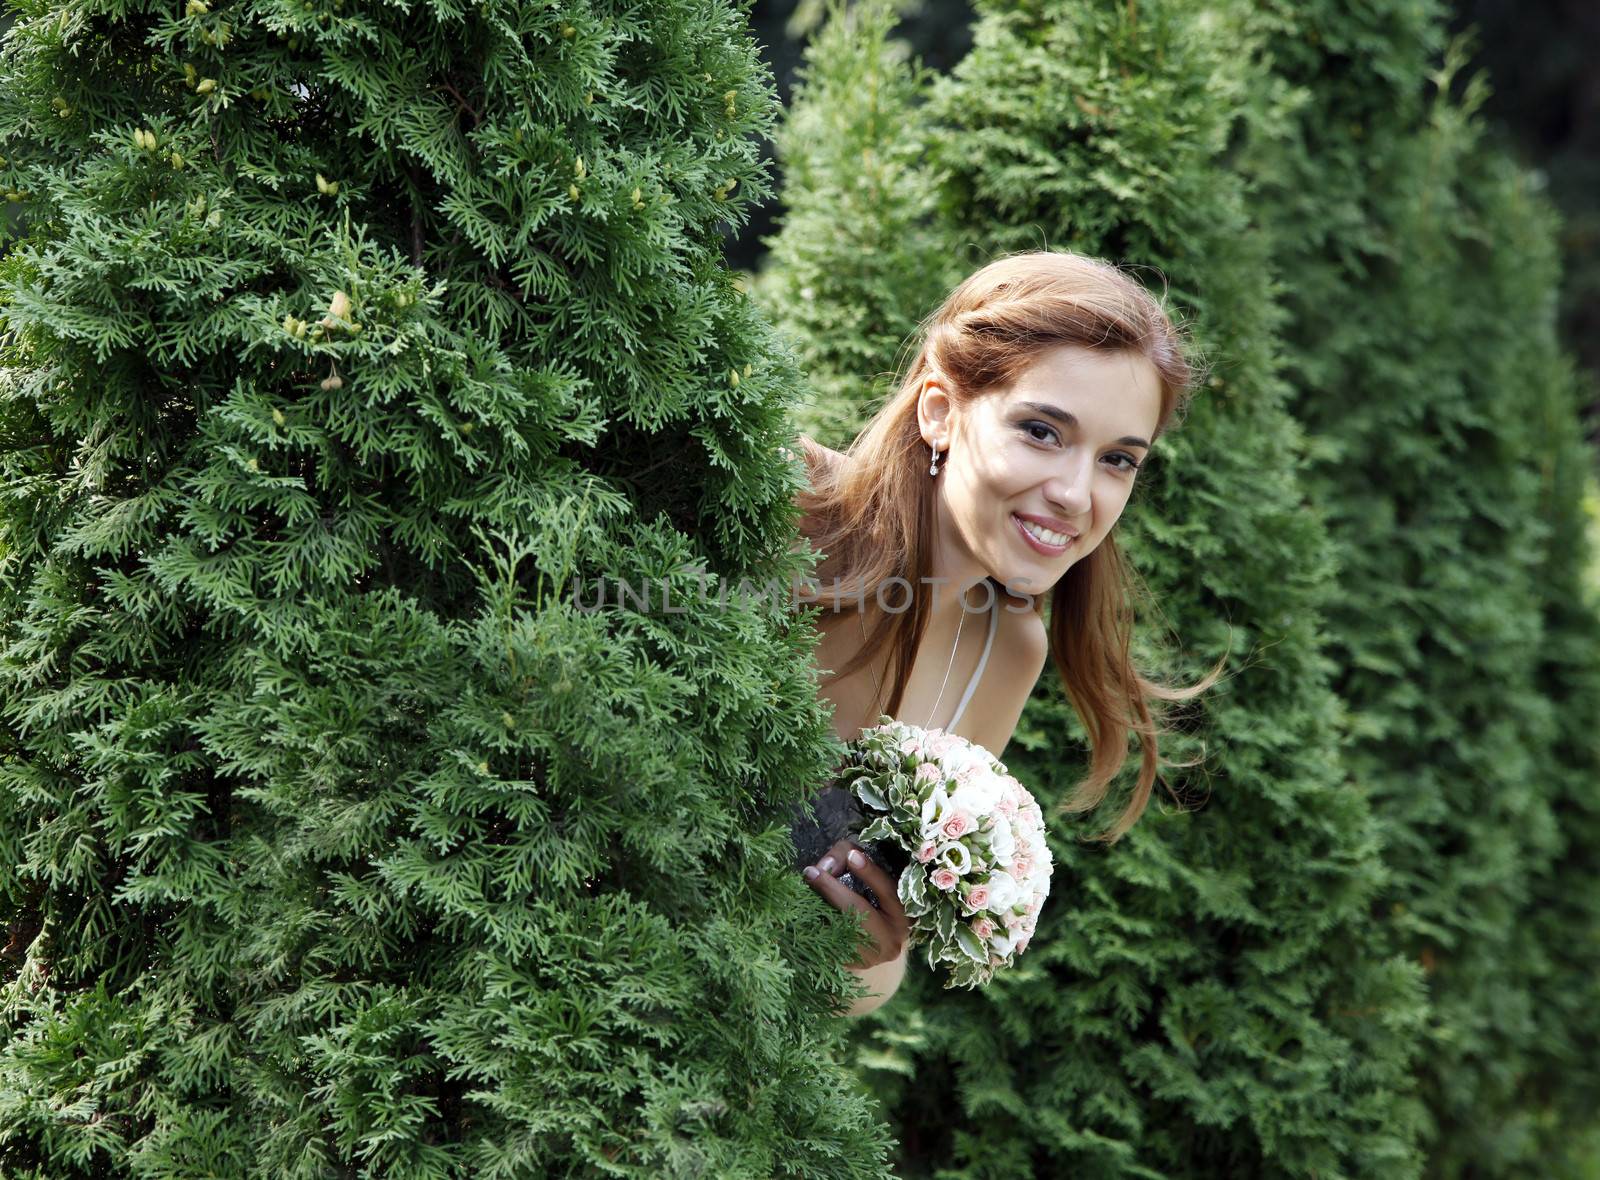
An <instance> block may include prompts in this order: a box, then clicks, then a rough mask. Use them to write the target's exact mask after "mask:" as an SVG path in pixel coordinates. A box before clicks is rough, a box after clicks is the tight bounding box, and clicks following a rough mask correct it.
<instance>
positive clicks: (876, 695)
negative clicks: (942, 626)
mask: <svg viewBox="0 0 1600 1180" xmlns="http://www.w3.org/2000/svg"><path fill="white" fill-rule="evenodd" d="M864 613H865V612H863V611H857V612H856V622H857V623H859V624H861V643H862V646H863V647H864V646H866V642H867V621H866V619H865V618H863V617H862V616H863V614H864ZM966 623H967V594H966V591H965V590H963V591H962V592H961V618H959V619H957V620H956V641H955V642H954V643H952V644H951V645H950V662H949V663H948V664H946V665H945V669H944V682H943V683H941V684H940V685H939V695H938V696H936V697H935V698H934V699H933V708H932V709H931V710H929V712H928V721H924V722H923V723H922V728H924V729H927V728H928V722H929V721H932V720H933V719H934V717H935V716H936V715H937V714H938V712H939V702H940V701H942V700H944V690H945V686H946V685H948V684H949V683H950V669H952V668H954V667H955V666H956V649H957V648H958V647H960V646H961V628H962V627H964V626H966ZM868 670H869V671H871V673H872V693H873V696H872V704H873V706H874V707H876V706H877V704H878V702H879V701H881V700H882V699H883V685H881V684H880V683H879V682H878V670H877V669H876V668H874V667H872V666H871V665H870V664H869V665H868ZM874 720H876V718H874Z"/></svg>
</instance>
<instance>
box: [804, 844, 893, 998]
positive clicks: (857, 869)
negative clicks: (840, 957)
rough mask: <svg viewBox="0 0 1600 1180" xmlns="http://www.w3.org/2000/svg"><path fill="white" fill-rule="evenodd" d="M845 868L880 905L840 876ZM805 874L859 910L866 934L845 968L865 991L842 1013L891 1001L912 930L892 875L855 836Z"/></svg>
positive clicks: (834, 900)
mask: <svg viewBox="0 0 1600 1180" xmlns="http://www.w3.org/2000/svg"><path fill="white" fill-rule="evenodd" d="M845 872H850V873H853V874H854V875H855V876H857V877H859V878H860V879H861V880H862V881H863V882H864V883H865V884H866V885H867V887H868V888H870V889H871V890H872V892H873V893H875V894H877V897H878V902H879V905H880V906H881V908H874V907H873V905H872V903H871V902H869V901H868V900H867V899H866V898H865V897H863V896H862V895H861V894H859V893H857V892H856V891H855V890H853V889H851V888H850V887H849V886H848V885H846V884H845V883H844V882H843V881H841V880H840V879H839V877H840V876H841V875H842V874H843V873H845ZM805 878H806V881H807V883H808V884H810V886H811V888H813V889H815V890H816V891H817V892H818V893H820V894H821V895H822V896H823V898H824V899H825V900H826V901H827V902H828V903H829V904H830V905H832V906H833V907H834V908H835V909H839V910H855V911H856V912H857V913H859V914H860V915H861V916H862V920H863V921H862V931H863V933H864V934H865V936H866V938H865V941H863V942H862V943H861V946H860V949H859V952H858V953H857V955H856V958H855V961H854V962H851V963H847V964H845V967H846V969H847V970H849V971H852V972H854V973H855V975H856V977H857V978H858V979H860V980H861V982H862V983H863V984H864V985H865V987H866V989H867V994H866V995H865V996H863V997H861V998H860V999H859V1000H856V1001H855V1002H854V1003H853V1004H852V1005H851V1006H850V1007H849V1008H848V1009H847V1010H846V1011H845V1013H844V1014H845V1015H846V1016H861V1015H864V1014H865V1013H867V1012H871V1011H872V1010H873V1009H875V1008H879V1007H881V1006H882V1005H884V1004H886V1003H888V1001H889V997H891V996H893V995H894V993H895V992H896V991H897V990H898V989H899V987H900V981H901V980H902V979H904V978H905V973H906V948H907V946H908V945H909V943H910V935H911V923H910V920H909V919H908V918H907V917H906V911H905V907H904V906H902V905H901V904H900V896H899V892H898V891H897V890H896V888H895V882H894V880H893V879H892V878H890V876H889V874H888V873H886V872H884V871H883V869H882V868H881V867H879V865H878V864H877V862H875V861H874V860H873V859H872V858H871V857H869V856H867V855H866V854H865V853H864V852H862V851H861V848H860V846H859V845H857V844H856V843H855V842H854V841H852V840H840V841H839V842H838V843H837V844H835V845H834V846H833V847H832V848H831V849H829V850H828V853H827V854H826V855H825V856H823V857H822V859H821V860H819V861H818V862H817V863H816V864H814V865H811V866H810V867H809V868H807V869H806V870H805Z"/></svg>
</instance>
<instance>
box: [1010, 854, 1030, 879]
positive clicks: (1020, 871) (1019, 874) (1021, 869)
mask: <svg viewBox="0 0 1600 1180" xmlns="http://www.w3.org/2000/svg"><path fill="white" fill-rule="evenodd" d="M1031 868H1033V862H1032V861H1031V860H1029V859H1028V858H1027V857H1025V856H1019V857H1017V859H1016V860H1014V861H1012V862H1011V867H1010V868H1009V869H1008V870H1006V871H1007V872H1009V873H1010V874H1011V875H1012V876H1013V877H1015V878H1017V879H1018V880H1019V881H1020V880H1021V879H1022V878H1023V877H1026V876H1027V875H1028V870H1029V869H1031Z"/></svg>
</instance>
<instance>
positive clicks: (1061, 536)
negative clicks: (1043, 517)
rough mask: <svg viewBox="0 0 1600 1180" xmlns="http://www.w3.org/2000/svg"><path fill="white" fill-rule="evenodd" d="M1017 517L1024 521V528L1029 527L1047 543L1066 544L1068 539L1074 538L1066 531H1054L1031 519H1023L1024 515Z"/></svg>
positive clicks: (1029, 530) (1028, 528)
mask: <svg viewBox="0 0 1600 1180" xmlns="http://www.w3.org/2000/svg"><path fill="white" fill-rule="evenodd" d="M1017 519H1018V520H1021V521H1022V527H1023V528H1025V529H1027V530H1028V532H1030V533H1032V534H1033V535H1034V536H1035V537H1038V538H1039V540H1041V541H1043V542H1044V543H1045V544H1046V545H1065V544H1066V543H1067V542H1068V541H1070V540H1072V538H1071V537H1069V536H1067V535H1066V534H1065V533H1052V532H1051V531H1050V530H1049V529H1046V528H1041V527H1040V526H1039V525H1036V524H1034V523H1033V521H1031V520H1022V517H1020V516H1019V517H1017Z"/></svg>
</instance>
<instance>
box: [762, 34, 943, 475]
mask: <svg viewBox="0 0 1600 1180" xmlns="http://www.w3.org/2000/svg"><path fill="white" fill-rule="evenodd" d="M829 11H830V14H831V15H830V19H829V20H828V22H827V24H825V25H824V26H823V27H822V28H821V29H820V30H819V32H818V35H817V37H816V38H815V39H814V40H813V41H811V42H810V43H809V44H808V45H807V47H806V51H805V64H804V65H803V66H802V67H801V68H800V69H799V70H798V72H797V78H796V82H795V88H794V91H793V94H792V97H791V100H790V104H789V109H788V112H787V114H786V117H785V118H784V120H783V123H782V125H781V126H780V128H779V130H778V132H777V134H776V137H775V138H776V142H777V148H778V157H779V160H780V161H781V164H782V168H783V177H784V183H783V200H784V208H783V218H782V225H781V227H780V229H779V231H778V232H777V233H776V234H775V235H773V236H772V237H771V238H769V239H768V245H769V246H770V253H769V254H768V256H767V260H766V262H765V264H764V266H763V269H762V272H761V274H760V275H759V276H758V278H757V281H756V286H755V292H754V293H755V297H756V299H757V301H758V302H759V303H760V304H761V306H762V308H763V309H764V310H765V311H766V312H767V314H768V315H769V316H770V317H771V318H772V320H773V322H774V323H775V324H776V326H777V327H778V329H779V331H780V333H781V334H782V335H783V336H784V338H785V339H786V340H787V341H789V342H790V343H792V345H793V346H794V349H795V352H796V354H797V356H798V358H799V363H800V366H801V369H802V371H803V372H804V373H805V375H806V384H807V388H808V389H809V391H810V396H809V398H808V400H807V402H806V403H805V404H804V405H803V406H801V407H800V408H799V409H798V410H797V412H796V415H795V417H796V419H797V422H798V424H799V426H800V427H801V428H802V429H804V430H806V431H808V432H809V433H810V434H811V435H812V436H813V437H815V438H817V439H818V440H820V441H821V442H823V443H824V444H826V445H829V446H835V447H843V446H845V445H846V444H848V443H849V442H850V440H851V439H853V438H854V437H855V436H856V434H858V433H859V432H860V429H861V427H862V426H863V425H865V421H866V419H867V418H868V417H869V416H870V413H871V410H872V409H873V408H875V407H874V405H873V402H874V400H875V398H876V397H877V396H878V395H880V394H882V392H883V386H884V382H885V381H886V380H887V379H888V378H889V377H890V375H891V374H892V373H893V372H894V369H895V363H896V361H897V360H898V359H900V358H901V355H902V350H903V348H905V347H907V346H909V344H910V339H909V337H910V335H911V333H912V331H913V330H914V329H915V328H916V325H917V322H918V321H919V320H920V319H921V318H922V317H923V316H925V315H927V314H929V313H930V312H932V311H933V309H934V308H935V307H937V306H938V305H939V303H940V302H941V301H942V300H943V299H944V297H945V295H946V294H947V293H948V292H949V290H950V288H951V287H953V286H954V285H955V284H956V283H958V282H960V281H961V279H962V278H964V277H965V275H966V273H967V272H966V271H965V270H964V269H963V262H964V259H963V256H962V252H960V251H956V250H952V249H951V243H950V241H949V236H948V235H947V234H945V233H944V232H943V230H944V226H943V224H942V223H941V222H939V221H938V220H937V215H936V204H937V201H938V196H939V190H938V185H937V184H936V182H935V181H934V179H933V176H932V174H931V172H930V171H929V169H928V167H927V151H928V144H927V134H926V128H925V126H924V124H923V123H922V121H921V120H920V119H918V118H917V117H916V113H915V110H916V107H917V105H918V104H919V102H920V96H921V93H922V91H923V90H924V89H925V88H926V83H927V82H928V81H929V79H930V76H931V75H930V74H929V72H928V71H926V70H924V69H922V68H921V67H920V66H919V65H917V64H915V63H913V62H912V61H911V60H910V59H909V58H908V57H907V54H906V47H905V45H904V44H903V43H902V42H899V41H896V40H892V39H891V38H890V37H889V32H890V31H891V30H892V29H893V27H894V25H895V21H896V13H895V6H893V5H890V4H885V3H879V2H873V3H866V4H858V5H851V6H849V7H840V6H834V7H833V8H831V9H830V10H829Z"/></svg>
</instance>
